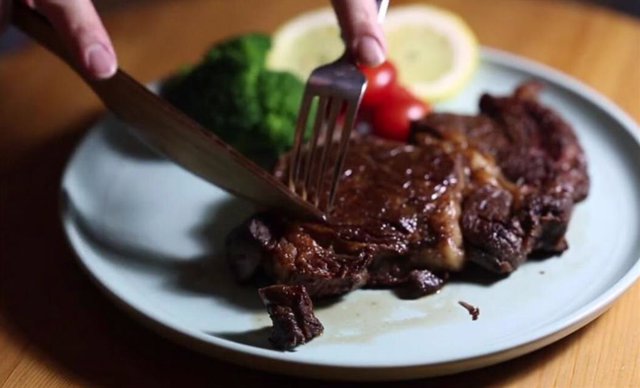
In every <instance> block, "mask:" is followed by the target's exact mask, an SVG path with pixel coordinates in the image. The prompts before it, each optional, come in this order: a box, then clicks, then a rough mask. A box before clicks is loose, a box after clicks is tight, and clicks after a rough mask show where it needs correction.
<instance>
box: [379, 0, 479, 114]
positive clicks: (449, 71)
mask: <svg viewBox="0 0 640 388" xmlns="http://www.w3.org/2000/svg"><path fill="white" fill-rule="evenodd" d="M384 31H385V35H386V38H387V44H388V50H389V58H390V59H391V61H392V62H393V63H394V64H395V65H396V68H397V69H398V77H399V80H400V83H401V84H403V85H406V86H407V87H409V89H411V91H412V92H413V93H414V94H415V95H416V96H418V97H421V98H423V99H425V100H427V101H431V102H433V101H440V100H443V99H446V98H449V97H451V96H453V95H454V94H456V93H457V92H458V91H460V89H461V88H462V87H463V86H464V85H465V84H466V83H467V82H468V81H469V79H470V78H471V76H472V75H473V73H474V71H475V69H476V66H477V64H478V43H477V40H476V37H475V35H474V34H473V32H472V31H471V29H470V28H469V27H468V26H467V24H466V23H465V22H464V21H463V20H462V19H461V18H460V17H459V16H457V15H455V14H453V13H451V12H449V11H446V10H443V9H440V8H436V7H431V6H426V5H410V6H404V7H396V8H394V9H393V10H392V11H391V12H389V14H388V15H387V18H386V20H385V24H384Z"/></svg>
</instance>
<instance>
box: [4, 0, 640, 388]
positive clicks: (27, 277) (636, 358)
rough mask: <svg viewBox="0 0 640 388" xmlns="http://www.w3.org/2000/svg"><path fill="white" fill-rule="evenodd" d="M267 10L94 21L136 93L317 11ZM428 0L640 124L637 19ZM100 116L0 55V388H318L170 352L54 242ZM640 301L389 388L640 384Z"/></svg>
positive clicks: (62, 71) (40, 62) (491, 1)
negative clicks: (474, 362) (478, 361)
mask: <svg viewBox="0 0 640 388" xmlns="http://www.w3.org/2000/svg"><path fill="white" fill-rule="evenodd" d="M268 3H269V6H267V5H266V4H267V2H265V1H260V0H254V1H234V2H231V1H222V0H219V1H212V0H206V1H187V0H182V1H179V2H178V1H173V2H171V1H167V2H160V1H155V2H145V3H144V4H142V5H139V6H134V7H131V8H127V9H126V10H125V9H123V10H118V11H114V12H112V13H110V14H107V15H105V22H106V25H107V28H108V30H109V31H110V32H111V35H112V37H113V39H114V42H115V46H116V48H117V52H118V54H119V57H120V63H121V65H122V67H123V68H125V69H127V70H129V71H130V72H131V73H133V74H134V75H135V76H136V77H138V79H140V80H142V81H143V82H148V81H152V80H155V79H158V78H160V77H163V76H165V75H167V74H169V73H170V72H171V71H173V70H175V69H176V68H177V67H179V66H180V65H181V64H183V63H187V62H191V61H194V60H196V58H198V57H199V56H200V55H201V53H202V52H203V50H204V49H205V48H206V47H207V46H208V45H209V44H210V43H211V42H212V41H214V40H216V39H219V38H222V37H224V36H229V35H233V34H237V33H242V32H247V31H255V30H264V31H271V30H273V28H274V27H275V26H277V25H278V23H280V22H282V21H283V20H285V19H287V18H288V17H291V16H293V15H295V14H296V13H298V12H300V11H302V10H305V9H308V8H312V7H315V6H319V5H326V2H324V1H300V0H286V1H283V0H279V1H274V2H268ZM394 3H401V1H399V0H398V1H394ZM430 3H433V4H437V5H442V6H445V7H447V8H450V9H452V10H454V11H456V12H458V13H460V14H461V15H463V16H464V18H465V19H466V20H468V22H469V23H470V24H471V26H472V27H473V28H474V29H475V31H476V32H477V34H478V36H479V38H480V41H481V42H482V43H483V44H485V45H488V46H493V47H498V48H501V49H505V50H508V51H511V52H514V53H517V54H520V55H524V56H526V57H529V58H532V59H535V60H538V61H540V62H543V63H546V64H548V65H551V66H553V67H555V68H558V69H560V70H562V71H564V72H566V73H569V74H571V75H573V76H574V77H576V78H578V79H580V80H582V81H584V82H585V83H587V84H589V85H591V86H593V87H594V88H595V89H597V90H599V91H600V92H602V93H603V94H604V95H606V96H608V97H609V98H611V99H612V100H613V101H614V102H615V103H617V104H618V105H620V106H621V107H622V108H623V109H624V110H626V111H627V112H628V113H630V114H631V116H633V117H634V119H635V120H637V121H638V120H640V23H639V22H638V20H633V19H631V18H630V17H626V16H622V15H619V14H615V13H613V12H610V11H607V10H603V9H598V8H592V7H589V6H584V5H581V4H579V3H573V2H562V1H539V0H529V1H525V0H484V1H474V2H472V1H468V0H450V1H447V0H437V1H435V0H434V1H430ZM102 112H103V108H102V106H101V105H100V104H99V102H98V100H97V99H96V97H94V96H93V95H92V94H91V92H90V91H89V90H88V88H87V87H85V86H84V85H83V84H82V82H81V81H80V80H79V78H77V77H76V76H75V75H73V74H72V73H71V71H70V70H69V69H67V68H66V67H65V66H64V65H63V64H62V63H61V62H59V61H58V60H57V59H55V58H53V57H52V56H51V55H50V54H48V53H47V52H45V51H44V50H42V49H40V48H38V47H30V48H28V49H26V50H23V51H20V52H17V53H14V54H12V55H10V56H8V57H4V58H2V59H0V172H1V174H2V175H1V176H2V181H1V182H0V195H1V201H0V206H1V207H0V225H1V227H0V242H1V245H0V385H2V386H7V387H8V386H29V387H31V386H87V385H108V386H147V385H149V386H165V385H166V386H200V385H216V383H219V385H220V386H228V385H230V383H231V382H234V383H235V384H237V385H240V386H263V385H264V386H273V387H276V386H278V387H280V386H293V385H304V386H306V387H317V386H322V385H324V383H322V382H317V381H305V380H302V379H297V378H290V377H284V376H276V375H270V374H267V373H262V372H258V371H254V370H251V369H245V368H243V367H239V366H234V365H230V364H226V363H224V362H221V361H217V360H214V359H210V358H207V357H204V356H201V355H199V354H197V353H195V352H192V351H190V350H188V349H184V348H182V347H180V346H177V345H174V344H173V343H170V342H168V341H166V340H164V339H162V338H160V337H159V336H157V335H156V334H154V333H152V332H150V331H148V330H147V329H145V328H143V327H141V326H140V325H139V324H138V323H136V322H135V321H134V320H132V319H131V318H130V317H129V316H127V315H125V314H124V313H123V312H121V311H120V310H119V309H117V308H116V307H114V306H113V305H112V304H111V303H110V302H109V301H108V300H107V299H106V298H105V297H104V296H103V295H102V294H101V293H100V292H99V291H98V290H97V288H96V287H95V286H94V285H93V284H92V283H90V281H89V280H88V277H87V276H86V275H85V274H84V273H83V272H82V270H81V269H80V268H79V266H78V265H77V264H76V262H75V258H74V254H73V252H72V251H71V249H70V248H69V246H68V245H67V243H66V242H65V238H64V235H63V232H62V230H61V227H60V225H59V221H58V211H57V190H58V185H59V181H60V175H61V172H62V169H63V167H64V164H65V162H66V161H67V159H68V157H69V155H70V152H71V151H72V149H73V147H74V145H75V144H77V142H78V141H79V139H80V138H81V137H82V135H83V134H84V132H85V131H86V128H87V127H88V126H89V125H90V124H91V123H92V122H94V121H95V120H96V119H97V118H98V117H99V116H100V115H101V114H102ZM639 305H640V284H636V285H635V286H634V287H633V288H632V289H631V290H629V291H628V292H627V293H626V294H625V295H624V296H623V297H622V298H620V300H618V301H617V302H616V303H615V305H614V306H613V308H611V310H610V311H609V312H607V313H606V314H605V315H604V316H602V317H601V318H599V319H598V320H596V321H595V322H593V323H592V324H590V325H589V326H587V327H586V328H584V329H582V330H580V331H578V332H577V333H575V334H573V335H571V336H569V337H568V338H565V339H563V340H561V341H559V342H557V343H555V344H553V345H551V346H548V347H546V348H544V349H542V350H540V351H537V352H535V353H533V354H529V355H527V356H524V357H521V358H519V359H516V360H513V361H510V362H506V363H503V364H500V365H497V366H493V367H489V368H485V369H481V370H477V371H472V372H467V373H463V374H460V375H457V376H450V377H444V378H438V379H432V380H427V381H412V382H405V383H399V384H394V386H399V387H418V386H425V385H431V384H432V385H436V386H439V385H441V386H458V385H469V386H478V385H489V384H490V385H501V386H502V385H522V386H539V387H548V386H552V385H556V386H570V385H573V386H579V387H583V386H594V387H604V386H640V328H639V326H638V323H637V321H638V318H639V317H640V314H639V313H638V306H639ZM222 382H226V384H222ZM335 385H336V386H343V385H344V386H347V385H346V384H340V383H336V384H335Z"/></svg>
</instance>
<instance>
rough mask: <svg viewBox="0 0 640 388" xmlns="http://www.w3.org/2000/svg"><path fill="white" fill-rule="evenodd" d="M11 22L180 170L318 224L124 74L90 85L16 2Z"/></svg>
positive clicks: (296, 201) (306, 209) (276, 185)
mask: <svg viewBox="0 0 640 388" xmlns="http://www.w3.org/2000/svg"><path fill="white" fill-rule="evenodd" d="M12 22H13V23H14V24H15V25H16V26H17V27H18V28H20V29H21V30H22V31H24V32H25V33H26V34H27V35H29V36H30V37H31V38H33V39H34V40H36V41H37V42H39V43H40V44H41V45H43V46H44V47H46V48H47V49H49V50H50V51H51V52H53V53H54V54H56V55H58V56H59V57H60V58H61V59H63V60H64V61H65V62H67V63H68V64H69V66H71V67H72V68H73V69H74V70H75V71H76V72H77V73H78V74H79V75H80V76H81V77H83V79H84V80H85V82H86V83H87V84H88V85H89V86H91V88H92V89H93V90H94V91H95V92H96V94H97V95H98V96H99V97H100V99H101V100H102V101H103V102H104V104H105V105H106V106H107V107H108V108H109V109H110V110H111V111H113V112H114V113H115V114H116V115H117V116H118V117H119V118H120V119H121V120H122V121H124V122H126V123H127V124H130V126H131V128H132V129H133V131H134V132H135V133H136V135H138V136H139V137H141V138H142V139H143V140H144V141H145V142H146V143H147V144H149V145H151V146H152V147H153V148H155V149H156V150H158V151H159V152H160V153H162V154H164V155H165V156H167V157H168V158H169V159H171V160H173V161H174V162H176V163H177V164H179V165H181V166H182V167H184V168H185V169H187V170H189V171H191V172H192V173H194V174H196V175H198V176H200V177H201V178H203V179H205V180H207V181H209V182H211V183H213V184H215V185H216V186H219V187H221V188H223V189H225V190H226V191H228V192H230V193H232V194H235V195H237V196H239V197H242V198H245V199H248V200H250V201H252V202H254V203H257V204H260V205H263V206H265V207H269V208H276V209H279V210H281V211H283V212H285V213H287V214H291V215H295V216H297V217H305V218H314V219H322V218H323V215H322V212H320V211H319V210H318V209H317V208H315V207H314V206H312V205H311V204H309V203H307V202H305V201H303V200H302V199H301V198H300V197H298V196H297V195H295V194H294V193H292V192H291V191H289V189H288V188H287V187H286V186H285V185H284V184H282V183H281V182H280V181H278V180H276V179H275V178H274V177H273V176H272V175H271V174H270V173H268V172H267V171H265V170H264V169H262V168H260V167H259V166H257V165H256V164H254V163H253V162H251V161H250V160H249V159H247V158H245V157H244V156H243V155H241V154H240V153H239V152H237V151H236V150H235V149H234V148H233V147H231V146H229V145H228V144H226V143H225V142H223V141H222V140H221V139H220V138H218V137H217V136H215V135H214V134H213V133H212V132H211V131H208V130H206V129H204V128H203V127H202V126H200V125H199V124H198V123H196V122H195V121H194V120H192V119H191V118H189V117H187V116H186V115H185V114H183V113H182V112H180V111H178V110H177V109H175V108H174V107H173V106H172V105H171V104H169V103H167V102H166V101H165V100H163V99H162V98H160V97H158V96H156V95H155V94H153V93H151V92H150V91H149V90H148V89H147V88H145V87H144V86H143V85H142V84H140V83H139V82H137V81H136V80H135V79H133V78H132V77H131V76H129V75H128V74H127V73H125V72H124V71H123V70H121V69H118V71H117V72H116V74H115V75H114V76H113V77H111V78H109V79H107V80H100V81H96V80H92V79H90V78H88V77H86V76H85V74H84V73H83V72H82V71H81V70H80V69H79V68H78V66H77V64H76V63H75V61H74V60H73V58H72V56H71V55H70V53H69V52H68V50H67V49H66V47H65V46H64V45H63V44H62V42H61V41H60V39H59V38H58V35H57V33H56V32H55V31H54V30H53V28H52V27H51V26H50V24H49V23H48V21H47V20H46V19H45V18H44V17H43V16H42V15H40V14H38V13H37V12H36V11H34V10H32V9H30V8H29V7H27V6H26V5H24V4H22V3H21V2H20V1H18V2H15V3H14V8H13V13H12Z"/></svg>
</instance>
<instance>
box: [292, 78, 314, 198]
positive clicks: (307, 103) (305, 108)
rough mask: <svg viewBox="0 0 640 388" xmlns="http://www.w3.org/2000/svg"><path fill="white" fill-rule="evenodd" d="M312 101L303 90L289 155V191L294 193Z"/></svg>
mask: <svg viewBox="0 0 640 388" xmlns="http://www.w3.org/2000/svg"><path fill="white" fill-rule="evenodd" d="M312 101H313V95H312V94H311V93H308V92H307V90H305V93H304V96H303V98H302V103H301V104H300V113H299V114H298V122H297V123H296V132H295V137H294V140H293V151H292V154H291V165H290V167H289V190H291V191H293V192H294V193H295V192H296V191H297V190H296V184H297V181H298V177H299V176H300V151H301V148H302V140H303V139H304V133H305V132H306V129H307V121H308V119H309V110H310V108H311V102H312Z"/></svg>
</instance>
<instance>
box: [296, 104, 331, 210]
mask: <svg viewBox="0 0 640 388" xmlns="http://www.w3.org/2000/svg"><path fill="white" fill-rule="evenodd" d="M328 105H329V98H328V97H324V96H320V97H319V100H318V108H317V111H316V118H315V122H314V123H313V134H312V138H311V141H310V144H308V145H309V146H310V147H311V148H310V149H309V152H307V153H306V154H307V157H306V158H305V159H306V160H305V165H304V173H303V175H302V182H303V184H302V199H304V200H305V201H306V200H307V197H308V193H307V191H308V188H309V179H310V177H311V170H312V168H313V165H314V161H315V159H316V153H317V150H318V139H319V138H320V133H321V132H322V129H323V126H324V125H325V124H326V123H325V120H324V118H325V115H326V112H327V106H328Z"/></svg>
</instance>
